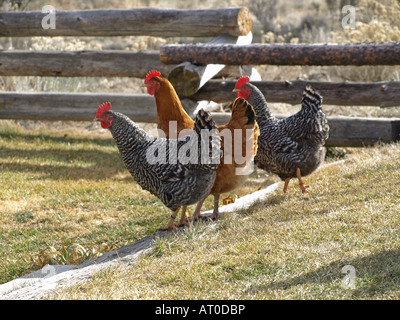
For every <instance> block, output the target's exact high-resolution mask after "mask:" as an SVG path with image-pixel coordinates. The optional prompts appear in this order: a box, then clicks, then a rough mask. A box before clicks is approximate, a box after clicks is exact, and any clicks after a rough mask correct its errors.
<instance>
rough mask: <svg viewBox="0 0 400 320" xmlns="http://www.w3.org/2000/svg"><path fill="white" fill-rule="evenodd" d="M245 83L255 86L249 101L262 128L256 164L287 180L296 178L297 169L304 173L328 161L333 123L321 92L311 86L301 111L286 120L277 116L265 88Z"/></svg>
mask: <svg viewBox="0 0 400 320" xmlns="http://www.w3.org/2000/svg"><path fill="white" fill-rule="evenodd" d="M245 85H247V86H249V87H251V89H252V91H251V94H250V96H249V97H248V99H247V100H248V102H249V103H250V104H251V105H252V106H253V108H254V110H255V112H256V114H257V122H258V124H259V127H260V136H259V138H258V151H257V155H256V157H255V159H254V160H255V163H256V165H257V166H258V167H259V168H261V169H264V170H266V171H269V172H272V173H275V174H277V175H278V176H279V177H280V178H281V179H283V180H285V179H286V178H293V177H296V170H297V168H300V170H301V175H302V176H307V175H309V174H311V173H312V172H313V171H315V170H316V169H317V168H318V167H319V166H320V165H321V163H322V162H323V160H324V157H325V152H326V150H325V147H324V144H325V142H326V140H327V139H328V137H329V125H328V122H327V119H326V116H325V114H324V113H323V111H322V107H321V105H322V96H321V95H320V94H319V93H318V91H316V90H314V89H313V88H312V87H311V86H307V87H306V88H305V90H304V92H303V99H302V101H301V110H300V111H299V112H297V113H296V114H294V115H292V116H290V117H288V118H286V119H277V118H276V117H275V116H273V115H272V114H271V112H270V109H269V107H268V104H267V102H266V100H265V97H264V95H263V94H262V93H261V91H260V90H259V89H258V88H257V87H256V86H255V85H253V84H251V83H246V84H245Z"/></svg>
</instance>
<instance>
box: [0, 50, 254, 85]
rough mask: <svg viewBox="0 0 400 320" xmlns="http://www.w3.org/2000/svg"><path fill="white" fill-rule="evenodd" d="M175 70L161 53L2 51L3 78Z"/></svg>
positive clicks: (226, 72) (233, 70)
mask: <svg viewBox="0 0 400 320" xmlns="http://www.w3.org/2000/svg"><path fill="white" fill-rule="evenodd" d="M175 67H176V66H175V65H166V64H163V63H161V62H160V52H159V51H158V50H143V51H124V50H102V51H96V50H88V51H25V50H5V51H2V50H0V76H41V77H134V78H143V79H144V78H145V77H146V74H147V73H148V72H149V70H158V71H160V72H161V74H162V75H163V76H165V77H167V75H168V74H169V73H170V72H171V70H172V69H173V68H175ZM238 68H240V67H237V66H228V67H225V68H223V69H222V70H221V71H220V72H219V73H218V75H217V76H219V77H225V76H232V75H234V74H240V73H241V72H240V71H239V69H238ZM247 69H249V70H250V69H251V68H247Z"/></svg>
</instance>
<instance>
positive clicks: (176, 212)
mask: <svg viewBox="0 0 400 320" xmlns="http://www.w3.org/2000/svg"><path fill="white" fill-rule="evenodd" d="M180 209H181V208H180V207H179V208H178V209H176V210H175V211H174V213H173V214H171V219H170V220H169V222H168V224H167V226H166V227H164V228H160V229H158V230H159V231H171V230H172V229H176V225H175V223H174V221H175V218H176V215H177V214H178V212H179V210H180Z"/></svg>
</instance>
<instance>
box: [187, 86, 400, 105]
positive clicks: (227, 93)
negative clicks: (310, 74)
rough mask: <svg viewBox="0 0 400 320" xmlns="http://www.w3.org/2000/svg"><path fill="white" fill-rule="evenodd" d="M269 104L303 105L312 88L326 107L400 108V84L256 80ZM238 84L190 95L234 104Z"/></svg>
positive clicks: (196, 99) (203, 88)
mask: <svg viewBox="0 0 400 320" xmlns="http://www.w3.org/2000/svg"><path fill="white" fill-rule="evenodd" d="M251 83H253V84H254V85H255V86H257V88H258V89H260V90H261V92H262V93H263V94H264V96H265V97H266V99H267V101H268V102H282V103H289V104H300V102H301V99H302V95H303V90H304V88H305V87H306V86H307V85H311V86H312V87H313V88H314V89H316V90H318V91H319V92H320V93H321V95H322V97H323V104H331V105H343V106H380V107H395V106H400V82H398V81H389V82H372V83H369V82H317V81H303V80H297V81H253V82H251ZM235 84H236V81H221V80H211V81H209V82H207V83H206V84H205V85H204V86H203V87H202V88H201V89H200V90H199V91H198V92H197V93H195V94H194V95H192V96H190V99H192V100H195V101H201V100H213V101H215V102H226V101H231V100H232V99H233V98H235V97H236V95H237V94H235V93H234V92H232V90H233V89H234V87H235Z"/></svg>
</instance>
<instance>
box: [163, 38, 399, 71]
mask: <svg viewBox="0 0 400 320" xmlns="http://www.w3.org/2000/svg"><path fill="white" fill-rule="evenodd" d="M160 59H161V62H163V63H166V64H178V63H182V62H185V61H190V62H192V63H196V64H200V65H205V64H210V63H216V64H218V63H220V64H226V65H241V64H248V65H263V64H269V65H308V66H311V65H316V66H338V65H352V66H362V65H400V43H398V42H390V43H363V44H320V43H319V44H286V43H285V44H249V45H234V44H224V45H212V44H167V45H163V46H161V47H160Z"/></svg>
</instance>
